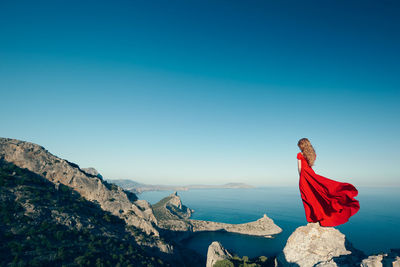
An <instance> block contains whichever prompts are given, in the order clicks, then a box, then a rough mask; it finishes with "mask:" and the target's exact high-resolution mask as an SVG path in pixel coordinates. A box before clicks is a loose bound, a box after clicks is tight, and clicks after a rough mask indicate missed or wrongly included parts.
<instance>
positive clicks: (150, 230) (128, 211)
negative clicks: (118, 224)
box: [0, 138, 173, 253]
mask: <svg viewBox="0 0 400 267" xmlns="http://www.w3.org/2000/svg"><path fill="white" fill-rule="evenodd" d="M0 158H3V159H4V160H5V161H7V162H10V163H13V164H15V165H16V166H18V167H20V168H26V169H28V170H30V171H31V172H34V173H36V174H38V175H40V176H43V177H44V178H46V179H47V180H49V181H50V182H52V183H54V184H63V185H66V186H68V187H70V188H72V189H74V190H75V191H76V192H78V193H79V194H80V195H81V196H82V197H84V198H85V199H87V200H89V201H91V202H93V203H97V204H99V205H100V207H101V208H102V209H103V210H105V211H109V212H110V213H111V214H113V215H115V216H118V217H120V218H121V219H123V220H124V221H125V222H126V223H127V224H128V225H131V226H134V227H137V228H139V229H141V230H142V231H144V232H145V233H147V234H149V235H153V236H155V237H158V236H159V232H158V230H157V228H156V227H155V226H156V225H157V220H156V218H155V217H154V215H153V212H152V209H151V206H150V204H149V203H147V202H146V201H144V200H138V199H137V197H136V195H135V194H133V193H132V192H129V191H125V190H123V189H122V188H121V187H119V186H116V185H114V184H109V183H107V182H105V181H103V180H102V179H101V178H99V177H98V176H97V175H96V176H95V175H92V174H89V173H87V172H85V171H83V170H81V169H80V168H79V166H78V165H76V164H74V163H71V162H69V161H67V160H63V159H61V158H58V157H56V156H54V155H52V154H51V153H49V152H48V151H47V150H46V149H44V148H43V147H41V146H39V145H36V144H33V143H29V142H23V141H19V140H15V139H8V138H0ZM137 241H138V242H141V243H142V244H143V245H147V246H152V247H157V248H158V249H159V250H160V251H161V252H167V253H172V249H173V248H172V246H170V245H169V244H167V243H164V242H163V241H162V240H161V239H158V240H152V242H149V243H146V240H137Z"/></svg>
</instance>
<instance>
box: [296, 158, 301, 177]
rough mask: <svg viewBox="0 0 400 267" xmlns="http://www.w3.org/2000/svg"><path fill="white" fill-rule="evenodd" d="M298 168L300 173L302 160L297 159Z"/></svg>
mask: <svg viewBox="0 0 400 267" xmlns="http://www.w3.org/2000/svg"><path fill="white" fill-rule="evenodd" d="M297 169H298V170H299V174H300V172H301V160H299V159H298V160H297Z"/></svg>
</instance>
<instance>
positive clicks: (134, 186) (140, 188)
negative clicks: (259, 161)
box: [108, 179, 254, 194]
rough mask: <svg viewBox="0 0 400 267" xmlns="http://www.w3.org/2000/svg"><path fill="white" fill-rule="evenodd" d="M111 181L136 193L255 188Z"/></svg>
mask: <svg viewBox="0 0 400 267" xmlns="http://www.w3.org/2000/svg"><path fill="white" fill-rule="evenodd" d="M108 181H109V182H112V183H115V184H116V185H118V186H120V187H122V188H124V189H125V190H128V191H131V192H133V193H136V194H140V193H143V192H146V191H187V190H190V189H216V188H219V189H238V188H254V186H252V185H248V184H245V183H227V184H222V185H201V184H195V185H185V186H180V185H152V184H142V183H139V182H136V181H132V180H128V179H118V180H108Z"/></svg>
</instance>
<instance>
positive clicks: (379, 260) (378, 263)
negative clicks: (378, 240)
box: [361, 249, 400, 267]
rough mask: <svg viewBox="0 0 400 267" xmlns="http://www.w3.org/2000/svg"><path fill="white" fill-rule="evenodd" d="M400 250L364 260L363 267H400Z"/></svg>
mask: <svg viewBox="0 0 400 267" xmlns="http://www.w3.org/2000/svg"><path fill="white" fill-rule="evenodd" d="M399 255H400V250H394V249H392V250H391V252H390V253H385V254H378V255H372V256H369V257H368V258H366V259H363V260H362V262H361V267H389V266H390V267H400V256H399Z"/></svg>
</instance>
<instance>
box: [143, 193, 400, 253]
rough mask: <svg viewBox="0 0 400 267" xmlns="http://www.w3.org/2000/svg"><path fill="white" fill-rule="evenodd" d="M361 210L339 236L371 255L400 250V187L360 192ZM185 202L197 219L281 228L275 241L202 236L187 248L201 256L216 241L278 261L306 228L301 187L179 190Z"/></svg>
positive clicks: (154, 196) (152, 198)
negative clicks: (264, 222)
mask: <svg viewBox="0 0 400 267" xmlns="http://www.w3.org/2000/svg"><path fill="white" fill-rule="evenodd" d="M357 189H358V191H359V195H358V196H357V199H358V200H359V202H360V211H359V212H358V213H357V214H355V215H354V216H353V217H351V218H350V220H349V222H347V223H346V224H344V225H340V226H337V227H336V229H338V230H339V231H340V232H342V233H343V234H345V235H346V238H347V239H348V240H349V241H350V242H351V243H352V244H353V246H354V247H355V248H357V249H359V250H362V251H363V252H364V253H366V254H367V255H372V254H376V253H382V252H389V251H390V249H392V248H397V249H399V248H400V187H393V188H370V187H365V188H362V187H359V188H357ZM171 193H173V192H172V191H148V192H143V193H142V194H140V195H139V198H140V199H145V200H147V201H149V202H150V203H151V204H154V203H156V202H158V201H159V200H161V199H162V198H164V197H166V196H168V195H169V194H171ZM178 195H179V196H180V197H181V200H182V203H183V204H184V205H186V206H187V207H189V208H191V209H193V210H194V213H193V215H192V219H198V220H208V221H215V222H224V223H232V224H237V223H246V222H250V221H255V220H257V219H259V218H261V217H262V216H263V215H264V214H267V216H268V217H270V218H271V219H273V220H274V222H275V224H277V225H278V226H279V227H281V228H282V230H283V231H282V233H280V234H278V235H275V236H274V238H265V237H256V236H249V235H241V234H234V233H227V232H203V233H197V234H195V235H194V236H192V237H191V238H189V239H186V240H185V241H184V244H185V245H186V246H187V247H189V248H191V249H194V250H195V251H197V252H198V253H200V254H202V255H206V254H207V249H208V246H209V245H210V244H211V243H212V242H213V241H219V242H221V244H222V245H223V246H224V247H225V248H227V249H228V250H230V251H232V252H233V253H234V254H236V255H238V256H240V257H242V256H248V257H250V258H252V257H258V256H261V255H264V256H267V257H268V256H269V257H270V256H275V255H277V254H278V253H279V252H281V251H282V250H283V248H284V246H285V244H286V241H287V239H288V237H289V236H290V234H291V233H292V232H293V231H294V230H295V229H296V228H297V227H299V226H303V225H306V224H307V221H306V218H305V215H304V208H303V204H302V202H301V198H300V193H299V189H298V188H297V187H257V188H250V189H191V190H188V191H178Z"/></svg>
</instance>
